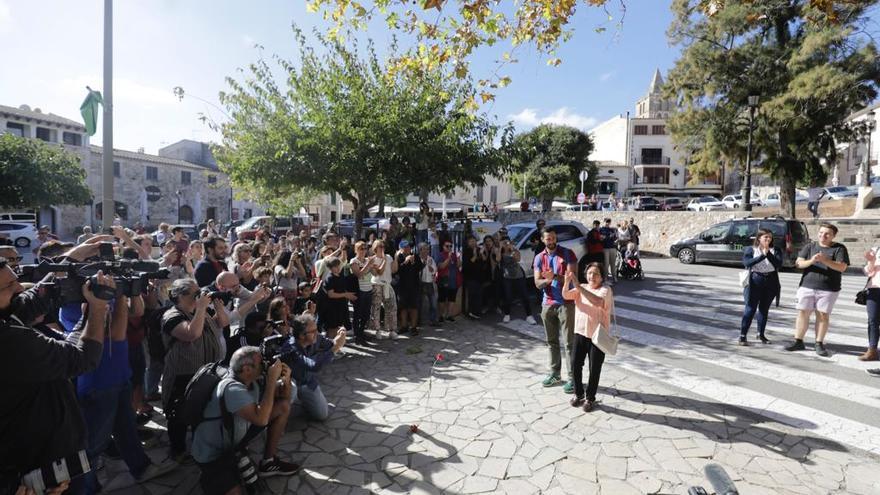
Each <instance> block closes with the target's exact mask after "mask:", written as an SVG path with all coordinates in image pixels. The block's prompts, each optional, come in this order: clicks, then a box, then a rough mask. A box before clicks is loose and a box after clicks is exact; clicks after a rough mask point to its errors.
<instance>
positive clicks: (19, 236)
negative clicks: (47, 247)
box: [0, 222, 37, 248]
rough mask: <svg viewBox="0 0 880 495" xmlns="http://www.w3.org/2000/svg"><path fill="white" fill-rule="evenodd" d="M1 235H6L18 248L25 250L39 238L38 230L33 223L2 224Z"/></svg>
mask: <svg viewBox="0 0 880 495" xmlns="http://www.w3.org/2000/svg"><path fill="white" fill-rule="evenodd" d="M0 234H6V235H7V236H8V237H9V240H11V241H12V242H13V243H15V245H16V246H17V247H20V248H25V247H28V246H30V245H31V243H32V242H34V241H35V240H36V238H37V228H36V227H34V224H32V223H24V222H0Z"/></svg>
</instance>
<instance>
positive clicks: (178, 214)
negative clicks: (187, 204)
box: [174, 189, 180, 225]
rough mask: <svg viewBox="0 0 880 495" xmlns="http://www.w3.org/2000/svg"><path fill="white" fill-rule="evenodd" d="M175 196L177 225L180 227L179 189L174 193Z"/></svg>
mask: <svg viewBox="0 0 880 495" xmlns="http://www.w3.org/2000/svg"><path fill="white" fill-rule="evenodd" d="M174 194H177V225H180V189H178V190H177V191H174Z"/></svg>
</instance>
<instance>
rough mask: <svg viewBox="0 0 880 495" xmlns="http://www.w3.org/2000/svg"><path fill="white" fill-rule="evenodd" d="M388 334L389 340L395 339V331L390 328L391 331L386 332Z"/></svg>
mask: <svg viewBox="0 0 880 495" xmlns="http://www.w3.org/2000/svg"><path fill="white" fill-rule="evenodd" d="M388 336H389V337H391V340H397V332H395V331H394V330H392V331H391V332H390V333H389V334H388Z"/></svg>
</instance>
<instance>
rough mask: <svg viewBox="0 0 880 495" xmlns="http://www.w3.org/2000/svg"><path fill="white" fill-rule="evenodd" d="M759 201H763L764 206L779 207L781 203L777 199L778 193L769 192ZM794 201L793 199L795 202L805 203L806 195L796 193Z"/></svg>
mask: <svg viewBox="0 0 880 495" xmlns="http://www.w3.org/2000/svg"><path fill="white" fill-rule="evenodd" d="M761 201H762V202H763V203H764V206H775V207H779V205H780V204H781V203H780V201H779V193H770V194H768V195H767V197H766V198H764V199H763V200H761ZM794 201H795V203H806V202H807V197H806V196H804V195H803V194H797V195H796V196H795V200H794Z"/></svg>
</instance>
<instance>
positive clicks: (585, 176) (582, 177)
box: [579, 170, 590, 182]
mask: <svg viewBox="0 0 880 495" xmlns="http://www.w3.org/2000/svg"><path fill="white" fill-rule="evenodd" d="M589 176H590V174H588V173H587V171H586V170H581V175H580V176H579V177H580V179H581V182H585V181H586V180H587V177H589Z"/></svg>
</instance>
